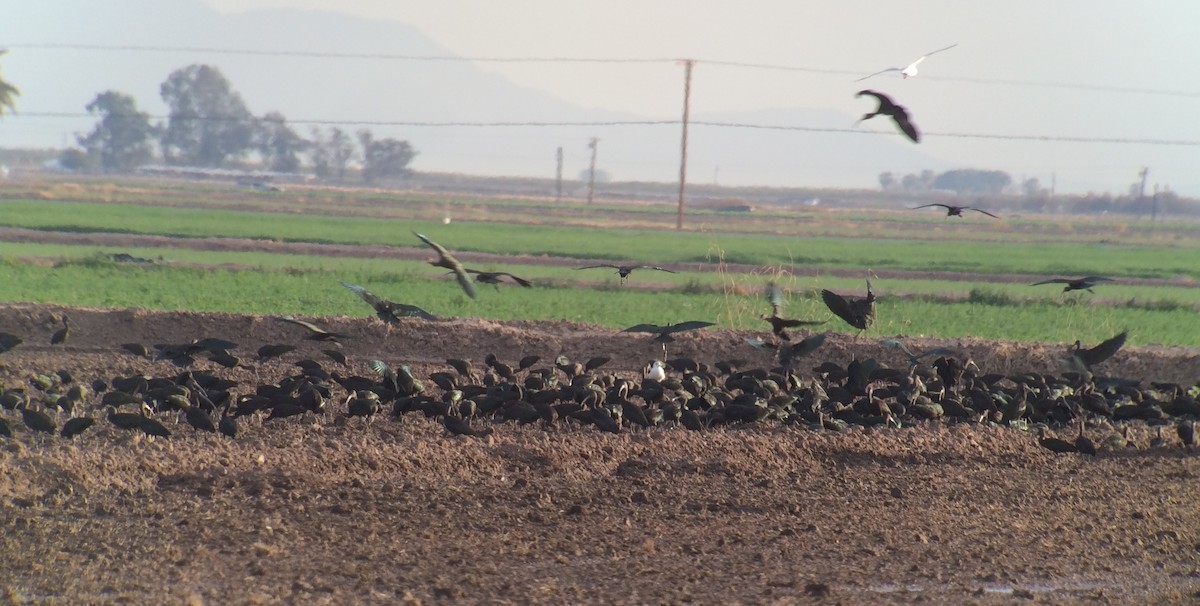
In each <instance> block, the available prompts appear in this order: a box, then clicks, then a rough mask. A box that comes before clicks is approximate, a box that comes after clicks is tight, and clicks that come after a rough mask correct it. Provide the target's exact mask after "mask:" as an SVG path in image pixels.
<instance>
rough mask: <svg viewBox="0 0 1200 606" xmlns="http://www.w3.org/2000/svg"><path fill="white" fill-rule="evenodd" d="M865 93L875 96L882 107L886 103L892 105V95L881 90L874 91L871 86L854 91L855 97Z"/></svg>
mask: <svg viewBox="0 0 1200 606" xmlns="http://www.w3.org/2000/svg"><path fill="white" fill-rule="evenodd" d="M885 71H886V70H885ZM863 95H870V96H872V97H875V100H876V101H878V102H879V106H880V107H883V106H884V105H892V98H891V97H889V96H887V95H885V94H883V93H881V92H877V91H873V90H871V89H869V88H866V89H863V90H860V91H858V92H857V93H854V96H855V97H861V96H863Z"/></svg>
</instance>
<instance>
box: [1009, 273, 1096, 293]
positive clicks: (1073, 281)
mask: <svg viewBox="0 0 1200 606" xmlns="http://www.w3.org/2000/svg"><path fill="white" fill-rule="evenodd" d="M1113 281H1114V280H1113V279H1112V278H1105V277H1104V276H1085V277H1083V278H1052V279H1050V280H1042V281H1041V282H1034V283H1033V284H1030V286H1041V285H1042V284H1066V286H1064V287H1063V292H1071V291H1072V290H1086V291H1088V292H1090V293H1092V294H1095V293H1096V291H1094V290H1092V287H1093V286H1096V285H1097V284H1099V283H1101V282H1113Z"/></svg>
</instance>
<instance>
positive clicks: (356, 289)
mask: <svg viewBox="0 0 1200 606" xmlns="http://www.w3.org/2000/svg"><path fill="white" fill-rule="evenodd" d="M342 286H345V287H346V288H349V289H350V292H353V293H354V294H356V295H358V297H359V298H360V299H362V300H363V301H366V302H367V304H368V305H370V306H371V307H374V308H375V309H376V310H379V306H380V305H381V304H384V303H390V302H389V301H386V300H384V299H380V298H379V297H377V296H375V295H374V294H373V293H372V292H371V291H369V290H367V289H365V288H363V287H361V286H359V285H357V284H351V283H349V282H342Z"/></svg>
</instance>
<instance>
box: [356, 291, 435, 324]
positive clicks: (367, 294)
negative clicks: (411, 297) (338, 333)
mask: <svg viewBox="0 0 1200 606" xmlns="http://www.w3.org/2000/svg"><path fill="white" fill-rule="evenodd" d="M342 286H345V287H346V288H348V289H350V291H351V292H353V293H354V294H356V295H358V297H359V298H360V299H362V300H363V301H366V302H367V304H368V305H370V306H371V307H373V308H375V315H376V316H377V317H378V318H379V319H380V320H383V321H384V322H386V323H388V324H395V323H396V322H399V321H400V318H421V319H423V320H437V319H438V317H437V316H435V315H433V314H431V313H429V312H427V311H425V310H424V309H421V308H420V307H417V306H416V305H408V304H405V303H395V302H392V301H388V300H387V299H384V298H381V297H378V296H376V295H375V294H373V293H372V292H371V291H369V290H367V289H365V288H363V287H361V286H359V285H357V284H351V283H349V282H342Z"/></svg>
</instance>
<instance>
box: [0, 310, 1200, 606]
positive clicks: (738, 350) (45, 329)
mask: <svg viewBox="0 0 1200 606" xmlns="http://www.w3.org/2000/svg"><path fill="white" fill-rule="evenodd" d="M64 313H65V314H67V315H69V316H70V318H71V320H72V331H71V335H70V338H69V340H68V341H67V343H66V344H65V345H57V346H51V345H49V344H48V343H49V338H50V335H51V334H52V333H53V331H54V330H56V329H57V328H58V327H59V326H60V325H59V323H58V318H59V317H60V316H61V315H62V314H64ZM319 321H320V322H321V323H322V325H323V326H325V327H326V328H328V329H330V330H335V331H338V332H344V333H348V334H350V335H352V338H350V339H347V340H346V341H345V345H344V347H343V350H344V352H345V353H346V354H347V355H348V356H349V358H350V361H349V364H350V368H349V369H339V370H341V372H343V373H344V374H347V373H354V374H361V375H370V374H371V373H370V371H369V370H368V369H367V365H366V362H367V360H369V359H371V358H380V359H383V360H385V361H387V362H388V363H390V364H400V363H405V364H409V365H410V366H411V367H412V368H413V370H414V372H415V373H416V374H417V375H418V376H423V375H427V374H428V373H430V372H433V371H438V370H448V369H449V366H448V365H446V364H445V359H446V358H448V357H461V358H465V359H468V360H470V361H471V362H472V363H473V364H475V365H476V366H477V367H480V366H482V363H483V362H482V360H483V358H484V356H485V355H486V354H488V353H495V354H496V355H497V356H499V357H500V358H501V359H502V360H505V361H508V362H510V363H513V362H515V361H516V360H517V359H518V358H519V357H521V356H524V355H529V354H535V355H540V356H542V358H543V361H542V363H541V364H542V365H544V364H546V363H548V362H549V361H550V360H552V359H553V358H554V357H555V356H557V355H559V354H565V355H567V356H569V357H571V358H572V359H578V360H581V361H582V360H586V359H587V358H589V357H592V356H609V357H611V358H612V361H611V362H609V363H608V364H607V365H605V366H604V367H603V370H605V371H611V372H616V373H618V374H623V375H634V374H635V373H637V372H638V371H639V369H640V367H641V366H642V365H643V364H644V363H645V362H646V361H648V360H649V359H651V358H653V357H655V356H656V355H660V354H661V349H660V347H659V345H657V344H655V343H653V342H651V341H649V340H648V339H647V338H646V336H645V335H630V334H623V333H618V332H616V331H613V330H611V329H606V328H601V327H595V326H587V325H579V324H571V323H565V322H536V323H533V322H504V323H501V322H491V321H483V320H477V319H458V320H449V321H444V322H423V321H411V322H406V323H404V324H402V325H400V326H396V327H393V328H392V329H391V330H390V331H388V330H385V327H384V326H383V325H382V324H381V323H380V322H378V321H377V320H374V319H362V318H322V319H320V320H319ZM0 331H4V332H9V333H13V334H15V335H18V336H19V337H21V338H22V339H24V343H23V344H21V345H20V346H18V347H16V348H15V349H13V350H11V351H8V352H5V353H3V354H0V381H2V382H3V383H4V384H5V386H8V387H17V386H24V387H28V383H27V379H28V377H29V376H30V375H32V374H36V373H48V372H53V371H56V370H68V371H70V373H71V374H72V375H73V376H74V378H75V380H76V381H79V382H83V383H90V382H91V381H92V380H93V379H104V380H109V379H111V378H112V377H114V376H125V375H130V374H134V373H146V374H149V375H152V376H174V375H175V374H177V373H178V372H179V371H180V369H179V368H177V367H175V366H173V365H171V364H169V363H167V362H154V361H151V360H148V359H145V358H140V357H137V356H134V355H131V354H129V353H127V352H125V351H124V350H122V349H120V348H119V347H118V345H119V344H120V343H129V342H140V343H145V344H147V345H150V344H153V343H180V342H188V341H191V340H192V339H198V338H204V337H220V338H224V339H229V340H232V341H235V342H237V343H240V344H241V348H239V350H238V351H237V352H236V353H238V354H239V355H241V356H242V357H243V359H244V360H245V363H244V365H243V367H239V368H235V369H223V368H219V367H215V365H213V368H214V370H216V372H217V374H219V375H221V376H225V377H228V378H230V379H233V380H236V381H238V382H239V383H240V384H241V385H242V387H241V388H239V389H238V391H239V393H248V392H250V391H251V390H252V389H253V388H254V387H255V386H256V385H258V384H259V383H263V382H271V381H277V380H279V379H280V378H281V377H283V376H285V375H288V374H291V373H293V372H295V370H296V368H295V366H294V365H293V364H294V362H295V361H296V360H298V359H300V358H314V359H320V360H322V361H323V362H324V363H325V364H326V368H329V369H333V368H336V365H335V364H334V363H332V362H329V361H328V360H327V359H325V358H323V357H322V354H320V353H319V349H321V348H322V346H321V345H319V344H316V343H313V342H309V341H302V340H300V339H301V337H302V336H303V331H302V330H301V329H299V328H297V327H295V326H290V325H287V324H283V323H279V322H275V321H273V320H271V319H270V318H263V317H257V316H242V315H232V314H195V313H179V312H149V311H145V310H97V309H64V308H58V307H47V306H28V305H9V306H0ZM751 334H752V333H749V332H736V331H727V330H707V331H701V332H699V333H697V334H690V335H683V336H681V337H680V338H679V339H678V341H677V342H675V343H673V344H671V349H670V351H669V355H668V357H676V356H691V357H693V358H695V359H697V360H700V361H703V362H707V363H713V362H716V361H718V360H730V359H739V360H740V362H741V364H742V365H743V366H744V367H749V366H753V365H767V364H768V363H769V360H768V358H767V356H766V354H763V353H760V352H757V351H755V350H753V349H750V348H748V347H747V346H746V345H745V344H744V343H743V342H742V339H743V337H745V336H750V335H751ZM753 334H754V335H755V336H761V335H759V333H753ZM266 343H293V344H297V345H298V346H299V347H298V349H297V351H295V352H292V353H290V354H288V355H286V356H284V357H283V358H281V359H276V360H271V361H267V362H264V363H261V364H260V363H258V362H256V361H254V356H253V354H252V353H251V352H253V351H254V350H256V349H257V348H258V347H259V346H260V345H263V344H266ZM912 345H915V346H917V347H920V348H926V347H936V346H946V347H953V348H956V349H957V350H959V351H961V352H962V353H963V355H970V356H971V357H972V358H973V359H974V360H975V362H976V363H977V364H978V365H979V366H980V367H981V369H983V371H984V372H1000V373H1013V372H1024V371H1033V372H1057V371H1058V370H1059V368H1058V367H1057V363H1056V362H1055V358H1056V357H1057V356H1058V355H1059V354H1060V353H1061V352H1059V351H1055V350H1053V349H1050V350H1048V349H1046V348H1045V347H1042V346H1038V345H1025V344H1019V343H1011V342H982V341H974V340H963V341H952V342H950V341H915V340H914V341H913V342H912ZM852 357H858V358H860V359H862V358H866V357H875V358H877V359H879V360H880V361H883V362H884V363H886V364H889V365H892V366H896V367H900V366H903V365H904V361H903V360H902V359H900V358H899V357H898V355H897V353H896V352H895V351H893V350H888V349H884V348H882V347H880V346H879V345H878V344H877V343H875V342H873V341H870V340H866V339H860V340H855V339H853V338H850V337H846V336H843V335H836V334H834V335H830V337H829V339H828V342H827V343H826V345H825V346H824V347H823V348H822V349H821V350H819V351H818V352H817V354H815V355H814V356H813V358H811V361H812V363H813V364H814V365H815V364H816V363H818V362H820V361H826V360H829V361H833V362H837V363H841V364H844V363H846V362H848V361H849V360H850V359H851V358H852ZM210 365H211V363H209V362H206V361H201V362H199V363H197V365H196V366H197V367H198V368H208V367H209V366H210ZM1102 370H1103V371H1104V372H1105V373H1107V374H1111V375H1116V376H1124V377H1132V378H1137V379H1141V380H1143V381H1155V380H1163V381H1175V382H1182V383H1187V384H1193V383H1195V382H1196V381H1197V379H1200V357H1198V352H1197V351H1195V350H1188V349H1181V348H1154V349H1147V348H1126V349H1124V350H1122V351H1121V352H1119V353H1118V354H1117V355H1116V356H1115V357H1114V358H1113V359H1112V360H1110V361H1108V362H1106V363H1104V365H1103V369H1102ZM31 391H32V390H31ZM340 395H344V394H340ZM331 407H332V408H335V409H337V408H338V406H331ZM87 413H88V414H92V415H93V416H97V417H98V418H99V422H98V423H97V424H96V426H95V427H93V428H91V429H90V430H88V431H87V432H85V433H84V434H83V435H81V436H79V437H78V438H76V439H75V440H74V441H68V440H65V439H62V438H60V437H58V436H57V435H55V436H49V435H41V434H38V435H35V434H33V433H31V432H30V431H29V430H28V429H26V428H25V426H24V425H23V424H22V423H21V420H20V416H19V415H18V414H16V413H15V412H14V411H9V410H0V416H2V417H3V418H4V419H5V420H7V421H8V422H9V424H11V425H12V426H13V433H14V436H13V437H12V438H0V526H2V528H3V531H2V532H0V587H2V588H3V591H4V593H0V601H5V599H6V600H7V601H9V602H14V603H34V604H108V603H124V604H170V603H176V604H177V603H187V604H396V603H412V604H416V603H464V604H474V603H519V604H530V603H533V604H564V603H571V604H573V603H620V604H626V603H654V604H657V603H700V604H732V603H773V604H790V603H830V604H852V603H880V604H888V603H916V602H920V603H925V604H1009V603H1014V602H1025V601H1036V602H1040V603H1062V604H1068V603H1071V604H1073V603H1098V604H1164V603H1196V602H1197V601H1200V507H1198V506H1197V503H1198V502H1200V500H1198V497H1200V456H1198V452H1200V451H1197V450H1195V449H1191V450H1189V449H1185V448H1183V447H1182V446H1180V445H1179V443H1178V441H1177V440H1176V439H1175V437H1174V435H1173V434H1170V435H1168V436H1167V437H1168V444H1167V445H1166V446H1165V447H1159V448H1149V447H1148V445H1149V442H1150V438H1151V437H1152V435H1153V431H1152V430H1151V428H1149V427H1146V426H1144V425H1140V424H1133V425H1132V426H1131V430H1130V431H1131V433H1130V436H1131V438H1132V439H1133V440H1134V441H1135V442H1136V443H1137V444H1138V445H1139V448H1136V449H1129V448H1118V449H1114V448H1110V447H1103V448H1102V450H1101V452H1100V454H1099V456H1097V457H1094V458H1093V457H1085V456H1082V455H1055V454H1053V453H1051V452H1049V451H1048V450H1045V449H1043V448H1041V447H1040V446H1038V444H1037V443H1036V440H1035V439H1034V436H1032V435H1031V434H1030V433H1029V432H1025V431H1021V430H1018V429H1013V428H1008V427H1000V426H993V425H977V424H946V423H940V422H929V423H922V424H917V425H913V426H907V427H904V428H902V429H862V428H852V429H850V430H848V431H845V432H840V433H834V432H811V431H809V430H807V429H805V428H803V426H782V425H779V424H777V423H772V422H762V423H756V424H753V425H751V426H745V427H741V428H724V429H713V430H709V431H705V432H689V431H685V430H683V429H682V428H677V427H673V426H666V427H661V428H656V429H650V430H645V431H629V430H626V431H623V432H622V433H620V434H618V435H612V434H604V433H600V432H598V431H596V430H595V429H594V428H591V427H578V426H569V425H566V424H561V423H560V424H558V425H556V426H555V427H553V428H551V429H549V430H543V429H541V428H539V427H538V426H537V425H528V426H524V427H521V426H517V425H516V424H512V423H502V424H501V423H497V424H495V425H494V426H493V427H494V432H493V433H492V434H491V435H490V436H488V437H487V438H486V439H474V438H467V437H455V436H451V435H449V434H448V433H447V432H446V431H445V430H444V429H443V428H442V426H441V425H440V424H438V423H437V422H435V421H432V420H428V419H425V418H424V417H422V416H420V415H413V414H410V415H406V416H405V417H403V418H402V419H400V420H397V419H395V418H391V417H389V416H387V415H380V416H379V418H376V419H375V420H374V421H373V422H372V423H370V424H367V423H365V422H364V421H363V420H362V419H359V418H354V419H344V418H342V417H340V416H339V415H337V414H333V413H329V414H326V415H325V416H314V415H311V414H310V415H304V416H302V417H297V418H292V419H285V420H276V421H271V422H268V423H263V422H261V421H258V420H251V421H248V422H245V423H243V424H242V431H241V434H240V435H239V436H238V437H237V438H236V439H234V440H230V439H227V438H225V437H223V436H219V435H212V434H202V433H199V432H195V431H192V430H191V428H190V427H188V426H187V425H185V424H182V423H180V424H178V425H176V424H173V423H172V422H171V421H167V423H168V426H169V427H170V428H171V431H172V432H173V435H172V436H171V437H170V438H169V439H161V438H160V439H153V438H149V437H146V436H144V435H141V434H138V433H128V432H121V431H119V430H116V429H115V428H113V427H112V426H110V425H109V424H108V423H107V422H105V421H104V420H103V418H102V417H103V414H102V411H100V410H89V411H87ZM63 420H64V418H62V417H60V418H59V419H58V421H59V423H60V424H61V422H62V421H63ZM1089 432H1090V433H1091V434H1092V436H1093V438H1094V439H1096V441H1097V442H1100V443H1101V444H1102V445H1103V444H1104V438H1105V437H1106V436H1108V435H1109V434H1111V433H1113V429H1112V428H1111V427H1104V426H1093V427H1091V428H1089ZM1064 437H1070V436H1069V435H1068V436H1064Z"/></svg>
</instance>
